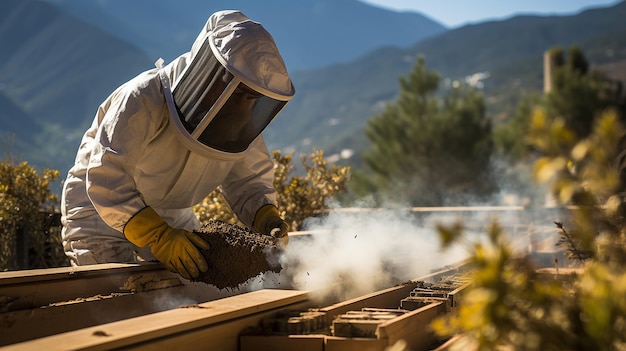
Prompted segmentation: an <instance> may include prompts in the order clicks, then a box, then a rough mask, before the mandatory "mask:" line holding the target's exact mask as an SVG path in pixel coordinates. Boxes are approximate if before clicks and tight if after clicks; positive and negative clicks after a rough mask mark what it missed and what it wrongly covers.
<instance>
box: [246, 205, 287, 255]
mask: <svg viewBox="0 0 626 351" xmlns="http://www.w3.org/2000/svg"><path fill="white" fill-rule="evenodd" d="M252 229H254V230H255V231H256V232H258V233H261V234H263V235H270V236H272V237H274V238H275V239H278V240H279V241H280V243H281V244H282V245H283V246H286V245H287V242H289V235H288V234H289V225H288V224H287V222H285V221H283V219H282V218H280V215H279V214H278V209H277V208H276V206H274V205H269V204H268V205H263V206H262V207H261V208H260V209H259V210H258V211H257V212H256V215H255V216H254V222H252Z"/></svg>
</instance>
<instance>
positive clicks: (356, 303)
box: [319, 283, 417, 325]
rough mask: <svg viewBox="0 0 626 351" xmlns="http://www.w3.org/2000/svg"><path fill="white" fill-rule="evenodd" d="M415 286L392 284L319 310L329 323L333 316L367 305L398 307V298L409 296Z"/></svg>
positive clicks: (410, 284) (412, 284)
mask: <svg viewBox="0 0 626 351" xmlns="http://www.w3.org/2000/svg"><path fill="white" fill-rule="evenodd" d="M416 286H417V285H416V284H415V283H407V284H403V285H399V286H394V287H392V288H387V289H384V290H379V291H376V292H373V293H371V294H366V295H363V296H360V297H357V298H354V299H350V300H346V301H343V302H339V303H336V304H334V305H330V306H327V307H324V308H320V309H319V311H320V312H325V313H326V318H327V321H326V323H327V324H328V325H330V324H331V322H332V320H333V319H334V318H335V316H337V315H340V314H344V313H347V312H348V311H357V310H360V309H363V308H367V307H376V308H390V309H393V308H398V307H400V300H402V299H403V298H404V297H406V296H409V294H410V293H411V291H412V290H413V289H415V287H416Z"/></svg>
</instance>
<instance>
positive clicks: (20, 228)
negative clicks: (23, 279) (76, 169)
mask: <svg viewBox="0 0 626 351" xmlns="http://www.w3.org/2000/svg"><path fill="white" fill-rule="evenodd" d="M58 176H59V172H58V171H56V170H50V169H45V170H44V171H43V173H42V174H39V173H38V172H37V171H36V170H35V169H34V168H33V167H31V166H30V165H29V164H28V163H27V162H22V163H20V164H15V163H14V162H13V161H12V160H11V159H10V158H7V159H5V160H4V161H3V162H2V163H0V269H4V270H13V269H17V268H19V267H18V262H17V251H16V249H17V241H18V240H22V241H23V242H24V243H26V244H27V246H28V247H31V248H33V250H34V252H35V253H36V255H37V257H36V261H35V262H33V263H31V265H30V267H29V268H33V267H39V268H45V267H49V266H53V267H55V266H58V265H62V264H63V261H64V259H65V254H64V253H63V250H62V247H61V243H60V237H59V235H58V233H51V232H49V229H50V228H49V227H48V226H47V225H46V221H45V219H46V214H45V213H46V212H47V213H52V212H54V204H55V203H56V202H57V198H56V196H55V195H54V194H52V193H51V191H50V184H51V183H52V182H54V181H55V180H56V179H57V178H58ZM19 235H23V236H26V237H25V238H23V237H18V236H19ZM22 268H24V267H22Z"/></svg>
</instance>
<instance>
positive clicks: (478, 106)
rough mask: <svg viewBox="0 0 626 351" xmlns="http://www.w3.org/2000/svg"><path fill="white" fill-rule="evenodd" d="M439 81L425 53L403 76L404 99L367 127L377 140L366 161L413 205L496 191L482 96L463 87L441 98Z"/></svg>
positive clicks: (379, 179) (381, 183)
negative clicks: (438, 96)
mask: <svg viewBox="0 0 626 351" xmlns="http://www.w3.org/2000/svg"><path fill="white" fill-rule="evenodd" d="M439 80H440V78H439V75H438V74H437V73H435V72H432V71H428V70H427V68H426V65H425V63H424V59H423V58H422V57H420V58H419V59H418V60H417V62H416V65H415V67H414V69H413V70H412V71H411V72H410V74H409V76H408V77H406V78H404V77H401V78H400V88H401V91H400V97H399V99H398V100H397V101H396V102H395V103H393V104H388V105H387V107H386V109H385V111H384V112H383V113H381V114H380V115H377V116H374V117H373V118H372V119H371V120H370V121H368V124H367V128H366V134H367V137H368V138H369V139H370V141H371V144H372V145H371V149H370V150H368V152H366V153H365V155H364V160H365V162H366V164H367V166H368V167H369V168H370V169H372V170H373V171H374V173H375V175H376V178H375V179H374V180H375V181H376V184H377V185H378V187H379V189H381V190H382V191H390V192H391V193H392V194H393V197H394V198H396V199H401V200H400V201H406V202H408V203H410V204H413V205H422V206H424V205H431V206H439V205H443V204H445V202H446V201H449V199H450V198H452V197H453V195H456V194H462V195H465V196H472V197H474V196H477V195H478V196H485V195H489V194H490V193H491V192H492V191H494V190H495V189H494V186H493V182H490V181H489V177H490V167H489V162H490V157H491V154H492V149H493V143H492V139H491V122H490V121H489V120H488V119H487V118H486V117H485V105H484V100H483V97H482V95H481V94H479V93H478V92H477V91H476V90H474V89H471V88H467V87H463V86H460V87H455V88H453V89H452V90H451V91H449V92H448V94H447V95H446V96H445V97H444V98H443V99H439V98H437V96H436V93H437V92H438V88H439ZM398 196H401V197H400V198H399V197H398ZM455 200H456V201H457V203H458V202H459V201H463V199H461V198H458V197H457V198H456V199H455Z"/></svg>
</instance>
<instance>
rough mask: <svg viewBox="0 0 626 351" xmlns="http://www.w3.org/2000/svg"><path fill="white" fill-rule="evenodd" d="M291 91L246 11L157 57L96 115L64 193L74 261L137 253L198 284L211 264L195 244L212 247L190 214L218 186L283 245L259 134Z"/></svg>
mask: <svg viewBox="0 0 626 351" xmlns="http://www.w3.org/2000/svg"><path fill="white" fill-rule="evenodd" d="M294 93H295V90H294V87H293V85H292V83H291V80H290V78H289V75H288V74H287V70H286V68H285V64H284V62H283V60H282V58H281V56H280V53H279V52H278V49H277V47H276V44H275V43H274V40H273V38H272V36H271V35H270V34H269V33H268V32H267V31H266V30H265V29H264V28H263V26H262V25H261V24H259V23H257V22H254V21H252V20H250V19H249V18H248V17H246V16H245V15H244V14H243V13H241V12H239V11H220V12H216V13H214V14H212V15H211V16H210V18H209V19H208V21H207V22H206V25H205V26H204V28H203V29H202V31H201V33H200V35H199V36H198V38H197V39H196V40H195V42H194V43H193V46H192V49H191V51H190V52H188V53H185V54H183V55H181V56H179V57H178V58H176V59H175V60H174V61H173V62H171V63H170V64H168V65H166V66H162V60H159V61H158V62H157V67H156V68H155V69H152V70H149V71H146V72H143V73H141V74H139V75H138V76H137V77H135V78H133V79H131V80H130V81H128V82H126V83H124V84H123V85H121V86H120V87H119V88H117V89H116V90H115V91H114V92H113V93H112V94H111V95H110V96H109V97H108V98H107V99H106V100H105V101H104V102H103V103H102V104H101V105H100V107H99V108H98V111H97V113H96V116H95V119H94V121H93V124H92V125H91V127H90V128H89V129H88V130H87V131H86V132H85V134H84V136H83V139H82V141H81V144H80V147H79V149H78V153H77V155H76V162H75V164H74V166H73V167H72V168H71V169H70V171H69V174H68V176H67V179H66V181H65V183H64V187H63V194H62V204H61V210H62V223H63V230H62V233H61V235H62V239H63V246H64V249H65V252H66V254H67V256H68V257H69V258H70V261H71V263H72V264H73V265H86V264H96V263H107V262H133V261H135V260H136V259H137V256H139V257H140V258H142V259H144V260H151V259H154V258H156V259H158V260H159V261H161V262H163V263H164V264H165V266H166V267H167V268H168V269H169V270H171V271H173V272H178V273H179V274H180V275H182V276H183V277H185V278H187V279H191V278H192V277H197V276H198V275H199V274H200V272H204V271H206V270H207V268H208V267H207V263H206V261H205V259H204V258H203V255H202V254H201V252H200V250H199V249H198V248H202V249H209V250H210V248H209V247H208V244H207V243H206V242H205V241H204V240H202V239H201V238H200V237H199V236H198V235H196V234H194V233H192V231H193V230H194V229H198V228H200V223H199V221H198V219H197V218H196V216H195V215H194V213H193V212H192V210H191V207H192V206H193V205H194V204H197V203H199V202H201V201H202V200H203V199H204V198H206V196H207V195H208V194H209V193H210V192H211V191H213V190H214V189H216V187H218V186H219V187H221V190H222V192H223V194H224V196H225V198H226V200H227V201H228V204H229V205H230V206H231V208H232V209H233V211H234V212H235V213H236V214H237V216H238V217H239V219H240V220H241V221H242V222H243V223H245V224H246V225H248V226H249V227H250V228H253V229H254V230H256V231H257V232H259V233H262V234H266V235H274V236H275V237H277V238H282V239H283V240H284V239H286V235H287V230H288V226H287V224H286V223H285V222H284V221H283V220H282V219H281V217H280V216H279V212H278V209H277V208H276V193H275V189H274V187H273V185H272V181H273V174H274V173H273V172H274V171H273V167H274V165H273V162H272V159H271V157H270V155H269V152H268V150H267V147H266V146H265V142H264V140H263V136H262V135H261V132H262V131H263V130H264V129H265V128H266V127H267V125H268V124H269V123H270V122H271V121H272V119H273V118H274V117H275V116H276V115H277V114H278V113H279V112H280V110H281V109H282V108H283V107H284V106H285V104H286V103H287V101H289V99H291V97H292V96H293V95H294ZM209 252H210V251H209ZM152 255H153V256H152Z"/></svg>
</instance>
